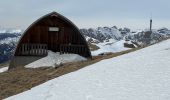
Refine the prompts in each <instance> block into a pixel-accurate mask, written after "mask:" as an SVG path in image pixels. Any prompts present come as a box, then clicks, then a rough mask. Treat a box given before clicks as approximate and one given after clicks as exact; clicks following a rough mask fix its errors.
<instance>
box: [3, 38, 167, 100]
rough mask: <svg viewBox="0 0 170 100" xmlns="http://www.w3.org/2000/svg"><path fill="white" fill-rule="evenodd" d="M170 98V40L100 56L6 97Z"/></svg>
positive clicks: (35, 99) (82, 99)
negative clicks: (121, 53) (125, 51)
mask: <svg viewBox="0 0 170 100" xmlns="http://www.w3.org/2000/svg"><path fill="white" fill-rule="evenodd" d="M23 99H24V100H46V99H48V100H170V40H166V41H164V42H161V43H159V44H156V45H152V46H150V47H147V48H144V49H141V50H138V51H135V52H132V53H129V54H125V55H122V56H119V57H116V58H111V59H107V60H102V61H100V62H98V63H95V64H93V65H90V66H87V67H85V68H83V69H81V70H79V71H76V72H72V73H69V74H67V75H64V76H61V77H59V78H56V79H53V80H50V81H48V82H46V83H43V84H41V85H39V86H36V87H34V88H32V89H31V90H28V91H26V92H23V93H20V94H18V95H15V96H12V97H9V98H7V99H6V100H23Z"/></svg>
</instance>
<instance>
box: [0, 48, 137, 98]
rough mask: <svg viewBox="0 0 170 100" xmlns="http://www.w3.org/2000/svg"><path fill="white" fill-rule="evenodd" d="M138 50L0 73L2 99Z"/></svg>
mask: <svg viewBox="0 0 170 100" xmlns="http://www.w3.org/2000/svg"><path fill="white" fill-rule="evenodd" d="M138 49H139V48H138ZM138 49H131V50H127V51H123V52H119V53H109V54H107V55H103V56H95V57H93V58H92V60H87V61H83V62H74V63H67V64H64V65H62V66H61V67H59V68H57V69H55V68H37V69H26V68H18V69H13V70H10V71H8V72H4V73H0V99H4V98H7V97H9V96H12V95H15V94H18V93H21V92H23V91H26V90H29V89H31V88H32V87H35V86H37V85H39V84H42V83H44V82H46V81H48V80H51V79H53V78H56V77H59V76H62V75H64V74H67V73H70V72H73V71H76V70H79V69H81V68H84V67H85V66H88V65H91V64H93V63H96V62H98V61H101V60H103V59H108V58H112V57H116V56H120V55H123V54H126V53H129V52H132V51H135V50H138Z"/></svg>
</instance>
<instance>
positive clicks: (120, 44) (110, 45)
mask: <svg viewBox="0 0 170 100" xmlns="http://www.w3.org/2000/svg"><path fill="white" fill-rule="evenodd" d="M125 42H126V41H125V40H120V41H115V40H113V39H109V40H108V41H107V42H103V43H98V44H96V45H97V46H98V47H99V48H100V49H98V50H95V51H92V52H91V53H92V55H93V56H96V55H99V54H103V53H109V52H112V53H116V52H121V51H125V50H128V49H130V48H126V47H124V43H125Z"/></svg>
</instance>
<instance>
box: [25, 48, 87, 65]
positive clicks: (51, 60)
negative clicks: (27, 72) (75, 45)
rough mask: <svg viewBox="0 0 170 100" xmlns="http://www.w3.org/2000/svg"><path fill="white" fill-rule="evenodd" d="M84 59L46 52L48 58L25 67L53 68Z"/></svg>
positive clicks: (73, 55) (74, 55)
mask: <svg viewBox="0 0 170 100" xmlns="http://www.w3.org/2000/svg"><path fill="white" fill-rule="evenodd" d="M83 60H86V58H84V57H81V56H79V55H77V54H61V55H60V54H59V53H54V52H52V51H48V56H46V57H44V58H42V59H39V60H37V61H35V62H32V63H30V64H28V65H26V66H25V67H26V68H39V67H55V65H59V64H61V63H67V62H76V61H83Z"/></svg>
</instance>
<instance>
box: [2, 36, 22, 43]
mask: <svg viewBox="0 0 170 100" xmlns="http://www.w3.org/2000/svg"><path fill="white" fill-rule="evenodd" d="M19 38H20V37H13V38H11V37H8V38H5V39H3V40H0V44H10V43H16V42H17V41H18V40H19Z"/></svg>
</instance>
